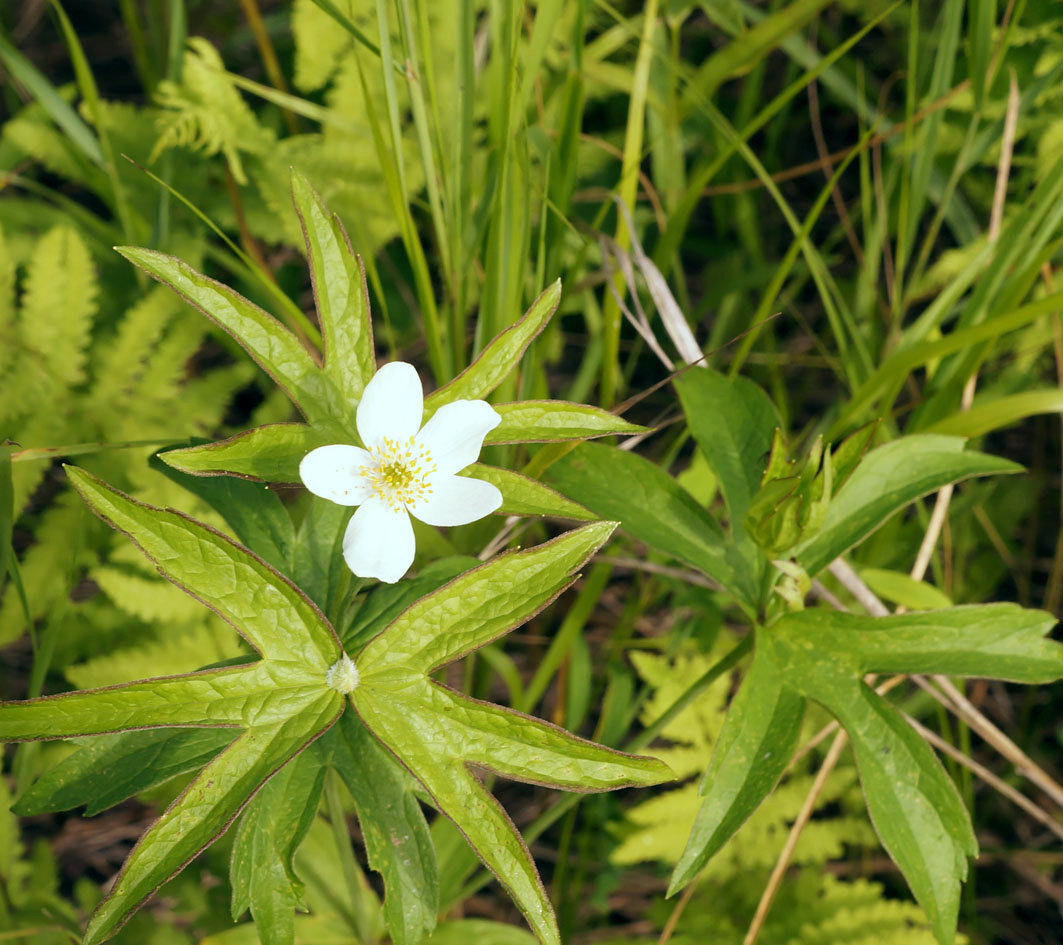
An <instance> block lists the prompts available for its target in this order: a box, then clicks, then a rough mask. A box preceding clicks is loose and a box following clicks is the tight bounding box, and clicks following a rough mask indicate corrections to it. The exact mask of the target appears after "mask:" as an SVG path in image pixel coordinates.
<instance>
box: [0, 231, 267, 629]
mask: <svg viewBox="0 0 1063 945" xmlns="http://www.w3.org/2000/svg"><path fill="white" fill-rule="evenodd" d="M15 287H16V280H15V267H14V265H13V260H11V259H10V258H8V257H7V256H5V259H4V263H3V264H2V265H0V336H3V335H4V333H5V332H6V333H7V334H6V336H4V337H8V338H9V342H10V343H5V344H0V381H2V384H3V386H2V388H0V391H2V392H0V434H2V435H4V436H9V437H10V438H11V439H12V440H14V441H15V442H16V443H18V444H19V445H20V447H26V448H29V447H48V446H57V447H58V446H64V445H67V444H77V443H89V444H91V442H92V441H97V442H99V443H122V442H123V441H127V440H130V441H136V440H149V441H150V440H151V439H153V438H154V439H163V438H176V437H178V436H185V435H188V434H189V433H203V432H206V431H207V430H210V429H214V428H216V427H217V425H218V423H219V421H220V420H221V417H222V415H223V413H224V410H225V406H226V404H227V403H228V401H229V398H230V397H231V396H232V393H233V392H234V391H235V390H236V389H237V388H239V387H241V386H243V385H244V384H246V383H247V381H248V380H249V374H248V368H247V366H246V365H235V366H233V367H228V368H224V369H221V370H215V371H211V372H207V373H204V374H201V375H200V376H198V377H194V378H192V379H189V378H188V377H187V376H186V374H187V372H186V370H185V363H186V362H187V361H188V359H189V358H191V357H192V355H193V354H194V353H195V352H196V350H197V349H198V348H199V347H200V344H201V343H202V339H203V333H204V331H203V324H202V322H200V321H199V320H198V319H197V318H196V317H195V315H194V314H193V313H191V312H186V311H184V310H183V308H182V306H181V305H180V303H179V302H177V300H176V299H175V298H174V297H173V296H172V295H171V294H170V293H168V292H166V291H165V290H162V289H159V290H156V291H152V292H148V293H147V294H145V295H144V296H143V297H142V298H141V299H140V301H138V302H137V303H136V304H134V305H133V306H132V307H130V308H129V309H128V310H127V311H126V312H125V313H123V314H120V315H117V316H116V313H115V312H114V311H100V310H99V306H98V304H97V301H96V300H97V295H98V292H99V283H98V277H97V274H96V270H95V267H94V265H93V263H92V261H91V258H90V256H89V252H88V249H87V247H86V245H85V243H84V241H83V240H82V238H81V237H79V236H78V234H77V233H76V232H75V231H74V230H73V229H70V228H68V227H63V228H55V229H52V230H50V231H49V232H48V233H46V234H45V235H44V236H43V237H42V238H41V239H40V240H38V241H37V242H36V244H35V245H34V246H33V249H32V255H31V256H30V258H29V261H28V264H27V266H26V272H25V278H24V280H23V293H22V298H21V304H19V305H16V304H15V298H14V296H15ZM105 319H106V322H105V321H104V320H105ZM17 452H18V450H16V454H17ZM148 452H149V448H148V447H136V448H131V449H126V450H121V451H117V450H116V451H102V452H100V453H98V454H97V455H95V456H93V457H91V458H90V459H89V460H88V462H89V464H90V466H91V467H92V468H94V469H95V470H97V471H98V472H101V473H106V474H107V475H108V477H109V478H112V479H114V480H116V481H118V482H119V483H121V484H122V485H124V486H126V487H127V488H133V489H135V490H147V491H142V494H144V495H145V496H151V497H153V498H156V499H172V496H173V495H174V493H175V492H176V490H173V491H171V492H170V493H166V492H164V491H160V490H159V489H158V486H157V484H151V483H150V479H149V477H147V476H146V475H145V472H146V470H145V467H144V459H145V456H146V455H147V454H148ZM45 459H47V456H45ZM14 460H15V461H14V463H13V467H12V471H13V492H14V496H13V511H14V515H15V517H16V518H18V517H19V516H21V515H22V514H23V513H24V512H27V511H32V512H33V513H34V514H35V515H36V516H37V517H36V519H35V520H33V519H28V520H27V519H24V520H23V526H24V527H25V526H29V527H32V529H33V532H34V537H35V542H34V544H33V545H32V546H31V547H30V548H29V549H28V550H27V551H26V553H25V554H24V556H23V558H22V560H21V562H20V569H21V573H22V579H23V583H24V585H25V588H26V595H27V599H28V602H29V605H30V612H31V616H32V617H33V618H34V619H39V618H41V617H43V616H45V615H46V614H47V613H49V611H50V609H51V608H52V606H53V603H54V602H55V601H58V600H60V599H61V598H62V597H63V594H64V591H65V589H66V588H67V587H69V586H70V585H71V584H72V583H73V581H74V579H75V576H76V575H77V573H78V569H79V568H81V567H83V566H92V565H95V564H97V562H100V561H101V559H102V560H103V561H106V560H107V559H108V557H109V548H108V546H109V544H110V543H109V540H108V538H107V536H106V532H105V530H102V529H100V528H99V527H98V524H97V523H95V522H94V521H93V520H92V518H91V516H88V515H86V514H85V512H84V507H83V506H82V505H81V503H80V502H78V501H77V500H76V498H72V497H71V496H69V494H67V493H61V494H60V495H59V496H58V498H57V499H56V500H55V501H53V502H51V503H50V504H47V505H46V506H45V507H44V508H43V509H41V510H39V511H38V506H34V507H33V508H32V510H31V508H30V506H29V498H30V496H31V494H32V493H33V492H34V490H35V489H36V488H37V487H38V486H39V485H40V483H41V482H42V480H43V479H44V476H45V473H46V471H47V468H48V467H47V462H42V461H39V460H30V461H20V459H19V457H18V456H17V455H16V456H15V457H14ZM101 573H102V574H105V575H107V576H108V577H115V578H116V579H117V580H120V579H121V577H120V576H118V575H117V574H116V571H115V569H113V568H109V567H108V566H107V565H104V566H103V570H102V571H101ZM107 579H108V578H107V577H105V578H104V581H106V580H107ZM151 583H152V584H154V588H155V589H156V590H157V589H159V588H161V587H162V586H163V585H162V584H161V582H159V581H158V580H153V581H151ZM142 590H144V591H145V592H146V593H145V594H142V595H141V599H142V600H147V599H150V597H151V593H150V590H149V585H143V587H142ZM134 607H135V605H134ZM78 609H79V608H78V607H74V608H73V611H74V612H77V610H78ZM24 629H25V620H24V618H23V617H22V605H21V602H20V601H19V599H18V597H17V595H16V593H15V590H14V588H13V587H11V586H9V587H8V588H7V589H6V591H5V593H4V595H3V598H2V603H0V642H9V641H10V640H12V639H14V638H16V637H17V636H18V635H19V634H20V633H21V632H23V630H24Z"/></svg>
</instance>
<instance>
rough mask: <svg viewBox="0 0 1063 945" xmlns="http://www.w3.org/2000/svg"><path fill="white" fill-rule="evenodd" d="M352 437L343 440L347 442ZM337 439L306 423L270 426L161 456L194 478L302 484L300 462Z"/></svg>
mask: <svg viewBox="0 0 1063 945" xmlns="http://www.w3.org/2000/svg"><path fill="white" fill-rule="evenodd" d="M349 438H350V437H349V435H348V436H345V437H343V438H342V440H343V441H344V442H346V441H347V440H348V439H349ZM335 442H337V438H336V437H334V436H330V435H328V434H326V433H322V432H320V431H318V430H315V429H314V428H313V427H310V426H307V425H306V424H305V423H269V424H266V425H265V426H261V427H255V428H254V429H251V430H248V431H246V432H245V433H238V434H236V436H231V437H229V438H228V439H227V440H218V441H217V442H214V443H206V444H204V445H203V446H186V447H182V448H181V449H176V450H167V451H166V452H165V453H159V459H161V460H162V461H163V462H164V463H166V464H168V465H170V466H173V468H174V469H179V470H180V471H181V472H186V473H189V474H190V475H193V476H240V477H243V478H244V479H255V480H258V481H260V482H299V481H300V480H299V463H300V461H301V460H302V458H303V457H304V456H305V455H306V454H307V453H309V452H310V451H311V450H312V449H317V447H319V446H327V445H328V444H329V443H335Z"/></svg>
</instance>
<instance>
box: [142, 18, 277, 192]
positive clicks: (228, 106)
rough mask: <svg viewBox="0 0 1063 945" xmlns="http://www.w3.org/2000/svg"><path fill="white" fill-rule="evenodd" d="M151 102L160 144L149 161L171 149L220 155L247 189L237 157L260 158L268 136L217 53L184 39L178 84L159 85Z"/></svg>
mask: <svg viewBox="0 0 1063 945" xmlns="http://www.w3.org/2000/svg"><path fill="white" fill-rule="evenodd" d="M156 102H157V104H158V105H159V107H160V108H161V109H162V112H161V113H160V115H159V117H158V119H157V125H156V127H157V130H158V132H159V140H158V141H157V142H156V144H155V147H154V149H153V150H152V152H151V155H150V157H149V158H148V160H149V161H154V160H155V158H157V157H158V156H159V154H161V153H162V152H163V151H165V150H167V149H168V148H174V147H188V148H191V149H193V150H197V151H202V152H204V153H205V154H208V155H214V154H218V153H221V154H223V155H224V156H225V160H226V161H227V162H228V164H229V169H230V170H231V171H232V175H233V177H234V178H235V179H236V181H237V182H238V183H240V184H246V183H247V176H246V175H245V174H244V167H243V163H242V161H241V158H240V153H241V152H244V153H246V154H262V153H264V152H266V151H267V150H268V149H269V148H270V147H272V145H273V142H274V135H273V133H272V132H270V131H268V130H267V129H265V128H263V127H262V126H261V125H260V124H259V123H258V119H257V118H255V115H254V113H253V112H252V111H251V109H250V108H249V107H248V106H247V103H246V102H245V101H244V100H243V97H242V96H241V95H240V93H239V92H238V91H237V89H236V87H235V86H234V85H233V84H232V82H230V81H229V79H228V77H227V76H226V74H225V66H224V64H223V63H222V60H221V56H219V55H218V51H217V50H216V49H215V48H214V47H213V46H212V45H211V44H210V43H209V42H208V41H207V40H205V39H203V38H202V37H199V36H193V37H191V38H190V39H189V40H188V49H187V50H186V51H185V57H184V67H183V72H182V79H181V84H180V85H177V84H175V83H173V82H169V81H164V82H160V83H159V87H158V91H157V93H156Z"/></svg>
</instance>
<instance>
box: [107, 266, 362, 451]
mask: <svg viewBox="0 0 1063 945" xmlns="http://www.w3.org/2000/svg"><path fill="white" fill-rule="evenodd" d="M116 249H117V251H118V252H119V253H121V254H122V255H123V256H125V258H126V259H128V260H129V261H130V262H131V263H133V264H134V265H135V266H138V267H139V268H141V269H143V270H144V271H145V272H146V273H148V275H150V276H152V277H153V278H155V279H158V280H159V282H161V283H163V285H168V286H169V287H170V288H171V289H173V290H174V292H176V293H177V294H178V295H179V296H181V298H183V299H184V300H185V301H186V302H188V303H189V304H190V305H192V306H194V307H195V308H198V309H199V310H200V311H201V312H202V313H203V314H204V315H206V316H207V318H209V319H210V320H211V321H212V322H214V323H215V324H216V325H218V326H219V327H220V328H223V329H224V330H225V331H226V332H228V333H229V334H230V335H232V337H233V338H234V339H235V340H236V341H237V342H238V343H239V344H240V346H241V347H243V349H244V350H245V351H247V353H248V354H249V355H251V357H252V358H253V359H254V361H255V362H256V363H257V364H258V365H259V367H261V368H262V370H264V371H265V372H266V373H267V374H269V376H270V377H272V378H273V379H274V380H275V381H276V382H277V384H278V386H280V387H281V389H283V390H284V392H285V393H286V394H287V395H288V396H289V397H290V398H291V400H292V402H293V403H294V404H295V405H296V406H297V407H298V408H299V409H300V411H302V413H303V416H305V417H306V419H307V420H309V421H310V422H311V423H313V424H315V425H317V426H320V427H322V428H323V429H325V430H328V431H329V432H332V433H334V434H337V435H338V434H342V433H343V432H344V431H345V430H346V429H347V427H348V426H350V420H351V419H352V416H351V415H352V409H351V407H350V405H349V404H347V403H346V401H345V400H344V398H343V396H342V395H341V394H340V392H339V391H338V390H337V389H336V386H335V385H334V384H333V383H332V381H331V380H330V379H329V377H328V376H327V375H326V374H325V372H324V371H322V369H321V368H320V367H319V366H318V365H317V363H316V362H315V361H314V359H313V357H312V356H311V354H310V352H309V351H308V350H307V349H306V348H305V347H304V346H303V344H302V343H301V342H300V341H299V339H298V338H296V337H295V335H293V334H292V333H291V332H290V331H288V329H287V328H285V327H284V326H283V325H282V324H281V323H280V322H279V321H277V319H275V318H274V317H273V316H272V315H270V314H268V313H267V312H265V311H263V310H262V309H261V308H259V307H258V306H257V305H255V304H254V303H253V302H250V301H248V300H247V299H245V298H244V297H243V296H242V295H240V293H238V292H236V291H235V290H233V289H230V288H229V287H228V286H227V285H223V284H222V283H220V282H217V281H215V280H214V279H210V278H208V277H207V276H204V275H203V274H202V273H199V272H196V270H195V269H193V268H192V267H191V266H189V265H188V264H187V263H185V262H182V261H181V260H180V259H177V258H176V257H174V256H167V255H166V254H165V253H160V252H156V251H155V250H152V249H141V248H138V247H135V246H119V247H116Z"/></svg>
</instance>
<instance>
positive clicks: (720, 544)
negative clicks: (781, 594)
mask: <svg viewBox="0 0 1063 945" xmlns="http://www.w3.org/2000/svg"><path fill="white" fill-rule="evenodd" d="M548 476H549V478H550V479H551V480H553V482H555V483H556V484H557V486H558V487H559V488H560V490H561V491H562V492H563V493H564V494H565V495H567V496H569V497H570V498H573V499H575V500H576V501H577V502H581V503H582V504H583V505H585V506H587V508H589V509H590V510H591V511H592V512H595V513H596V514H597V515H599V516H601V517H602V518H608V519H614V520H618V521H620V522H621V523H622V525H623V526H624V528H625V529H626V530H627V531H629V532H630V533H631V534H632V535H634V536H635V537H636V538H637V539H639V540H640V541H644V542H646V544H648V545H651V546H653V547H654V548H657V549H659V550H661V551H664V552H666V553H667V554H670V555H674V556H675V557H676V558H679V559H680V560H682V561H685V562H687V564H690V565H692V566H693V567H695V568H697V569H698V570H699V571H703V572H704V573H705V574H707V575H708V576H709V577H711V578H712V579H713V580H715V581H717V582H719V583H720V584H721V585H722V586H723V587H724V588H726V589H727V590H728V591H730V593H731V594H733V595H734V596H735V597H736V598H737V599H738V600H739V602H741V603H742V604H744V605H745V606H746V607H747V608H749V609H750V610H755V609H756V604H757V597H758V588H757V584H756V579H755V575H754V574H753V573H752V572H751V571H750V570H749V565H748V563H747V562H746V561H745V560H744V559H743V558H742V557H741V554H740V553H739V551H738V549H737V548H735V547H734V545H733V544H732V543H731V542H729V541H728V540H727V539H726V537H725V536H724V534H723V530H722V529H721V528H720V526H719V525H718V524H717V523H716V521H715V519H713V518H711V517H710V516H709V513H708V512H706V511H705V510H704V509H703V508H702V507H701V506H700V505H698V503H697V502H696V501H695V500H694V498H693V497H692V496H691V495H690V493H689V492H687V491H686V490H685V489H683V488H682V487H681V486H680V485H679V484H678V483H677V482H676V481H675V480H674V479H673V478H672V477H671V476H669V475H668V474H667V473H666V472H665V471H664V470H662V469H660V468H659V467H657V466H656V465H655V464H653V463H651V462H650V461H649V460H647V459H643V458H642V457H641V456H636V455H635V454H634V453H628V452H623V451H621V450H617V449H614V448H612V447H608V446H603V445H601V444H596V443H583V444H581V445H580V446H578V447H577V448H576V449H575V450H573V451H572V452H571V453H569V454H567V455H566V456H564V457H562V458H561V459H560V460H558V461H557V462H555V463H554V464H553V465H552V466H551V467H550V470H549V472H548Z"/></svg>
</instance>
